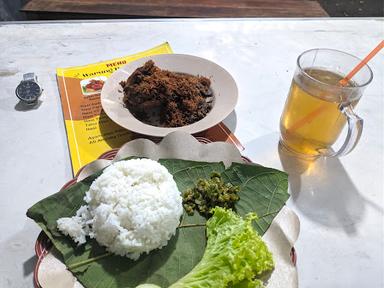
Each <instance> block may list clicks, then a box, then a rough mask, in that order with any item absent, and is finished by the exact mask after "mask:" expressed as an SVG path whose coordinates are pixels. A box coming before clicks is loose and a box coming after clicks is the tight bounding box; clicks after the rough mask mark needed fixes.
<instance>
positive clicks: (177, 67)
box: [101, 54, 238, 137]
mask: <svg viewBox="0 0 384 288" xmlns="http://www.w3.org/2000/svg"><path fill="white" fill-rule="evenodd" d="M150 59H151V60H153V61H154V62H155V65H156V66H158V67H159V68H161V69H166V70H169V71H172V72H181V73H188V74H192V75H200V76H205V77H208V78H210V79H211V88H212V90H213V95H214V97H215V99H214V104H213V107H212V110H211V111H210V112H209V113H208V114H207V115H206V116H205V117H204V118H203V119H201V120H200V121H197V122H195V123H193V124H190V125H186V126H183V127H176V128H163V127H156V126H152V125H148V124H146V123H143V122H141V121H140V120H138V119H136V118H135V117H134V116H133V115H132V114H131V112H129V110H128V109H127V108H125V107H124V103H123V96H124V94H123V92H122V87H121V86H120V82H121V81H123V80H127V78H128V77H129V76H130V75H131V74H132V73H133V71H135V70H136V69H137V68H138V67H140V66H142V65H143V64H144V63H145V62H147V61H148V60H150ZM237 97H238V91H237V86H236V83H235V80H234V79H233V78H232V76H231V75H230V74H229V73H228V72H227V71H226V70H225V69H224V68H222V67H221V66H219V65H217V64H215V63H213V62H211V61H209V60H206V59H203V58H200V57H196V56H191V55H183V54H162V55H154V56H150V57H145V58H141V59H139V60H136V61H134V62H131V63H129V64H127V65H125V66H123V67H121V68H120V69H119V70H117V71H116V72H114V73H113V74H112V75H111V77H109V78H108V80H107V82H106V83H105V84H104V86H103V89H102V91H101V105H102V106H103V109H104V111H105V113H106V114H107V115H108V116H109V118H111V119H112V120H113V121H114V122H115V123H117V124H119V125H120V126H122V127H124V128H126V129H128V130H130V131H133V132H137V133H140V134H144V135H151V136H158V137H164V136H165V135H167V134H168V133H170V132H173V131H176V130H178V131H183V132H187V133H190V134H194V133H197V132H200V131H204V130H206V129H208V128H210V127H212V126H214V125H216V124H218V123H219V122H221V121H222V120H224V118H225V117H227V116H228V115H229V114H230V113H231V112H232V110H233V109H234V108H235V106H236V102H237Z"/></svg>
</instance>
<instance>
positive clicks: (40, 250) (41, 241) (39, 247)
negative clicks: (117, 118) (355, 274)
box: [33, 137, 297, 288]
mask: <svg viewBox="0 0 384 288" xmlns="http://www.w3.org/2000/svg"><path fill="white" fill-rule="evenodd" d="M196 139H197V140H199V142H200V143H204V144H208V143H212V141H211V140H209V139H207V138H204V137H196ZM117 151H119V149H112V150H110V151H107V152H105V153H103V154H101V155H100V156H99V158H98V159H106V160H112V159H113V158H115V156H116V154H117ZM241 157H242V159H243V161H244V162H246V163H252V161H251V160H250V159H249V158H248V157H246V156H241ZM84 167H85V166H83V167H82V168H80V170H79V171H78V172H77V173H76V176H75V178H73V179H72V180H70V181H68V182H67V183H65V184H64V186H63V187H61V189H60V191H61V190H64V189H67V188H69V187H71V186H72V185H74V184H75V183H76V182H77V177H78V176H79V174H80V172H81V171H82V170H83V169H84ZM51 247H52V243H51V241H50V240H49V238H48V237H47V235H46V234H45V233H44V231H41V232H40V234H39V236H38V237H37V239H36V243H35V253H36V256H37V262H36V265H35V269H34V271H33V283H34V286H35V288H42V287H41V285H40V283H39V279H38V271H39V267H40V264H41V261H42V260H43V259H44V257H45V256H46V255H47V254H48V252H49V250H50V249H51ZM290 256H291V261H292V263H293V265H295V266H296V260H297V256H296V250H295V248H294V247H292V249H291V253H290Z"/></svg>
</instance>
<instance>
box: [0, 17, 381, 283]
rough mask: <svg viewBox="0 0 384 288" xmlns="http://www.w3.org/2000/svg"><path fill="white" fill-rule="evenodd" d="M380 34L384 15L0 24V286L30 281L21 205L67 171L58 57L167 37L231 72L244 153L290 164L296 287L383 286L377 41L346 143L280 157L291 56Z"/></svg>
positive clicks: (29, 229)
mask: <svg viewBox="0 0 384 288" xmlns="http://www.w3.org/2000/svg"><path fill="white" fill-rule="evenodd" d="M381 38H383V21H382V19H381V20H378V19H346V18H344V19H336V20H334V19H321V20H320V19H312V20H309V19H305V20H298V19H297V20H286V19H249V20H160V21H150V20H146V21H111V22H86V23H84V22H71V23H68V22H50V23H49V22H46V23H34V24H26V23H18V24H0V47H1V49H0V87H1V93H0V135H1V140H0V159H1V160H2V164H1V166H0V193H1V200H0V228H1V233H0V287H7V288H12V287H14V288H21V287H31V286H32V269H33V266H34V262H35V258H34V250H33V247H34V243H35V239H36V237H37V235H38V233H39V231H40V230H39V228H38V227H37V225H36V224H35V223H33V222H32V221H31V220H29V219H27V217H26V216H25V212H26V210H27V209H28V208H29V207H30V206H31V205H32V204H34V203H35V202H37V201H38V200H40V199H42V198H44V197H46V196H48V195H50V194H52V193H54V192H56V191H57V190H58V189H59V188H60V187H61V185H62V184H64V183H65V182H66V181H67V180H69V179H70V178H71V168H70V167H71V165H70V160H69V154H68V148H67V143H66V136H65V129H64V125H63V117H62V112H61V106H60V100H59V93H58V89H57V84H56V77H55V68H57V67H66V66H73V65H82V64H88V63H93V62H96V61H100V60H107V59H111V58H116V57H119V56H124V55H128V54H131V53H134V52H137V51H141V50H144V49H147V48H150V47H152V46H155V45H157V44H159V43H162V42H164V41H169V42H170V44H171V46H172V47H173V49H174V51H175V52H178V53H187V54H194V55H198V56H201V57H205V58H208V59H211V60H213V61H215V62H217V63H219V64H220V65H222V66H224V67H225V68H226V69H228V71H230V73H231V74H232V75H233V76H234V78H235V79H236V81H237V83H238V86H239V92H240V99H239V103H238V105H237V107H236V114H232V115H231V117H229V119H227V123H228V125H229V126H230V127H231V129H233V130H235V132H236V135H237V137H238V138H239V139H240V141H241V142H242V143H243V144H244V145H245V147H246V149H245V152H244V153H245V154H246V155H248V156H250V157H251V158H252V159H253V160H254V161H256V162H258V163H260V164H263V165H266V166H272V167H276V168H279V169H282V168H284V169H285V170H286V171H287V172H289V173H290V186H291V194H292V197H291V199H290V200H289V202H288V205H289V206H290V207H291V208H292V209H293V210H294V211H296V213H297V214H298V215H299V217H300V220H301V234H300V238H299V240H298V242H297V244H296V250H297V254H298V263H297V265H298V270H299V279H300V287H305V288H316V287H319V288H320V287H321V288H322V287H349V288H353V287H355V288H360V287H370V288H378V287H384V280H383V271H384V270H383V269H384V265H383V258H384V254H383V245H384V244H383V236H384V235H383V213H384V210H383V209H384V208H383V206H384V205H383V192H384V191H383V190H384V189H383V185H384V180H383V177H384V173H383V160H384V159H383V144H384V143H383V132H384V123H383V115H384V108H383V105H384V95H383V83H384V74H383V73H384V68H383V63H384V54H383V52H381V54H380V55H378V56H377V57H376V58H375V59H374V60H373V61H372V62H371V64H370V65H371V67H372V69H373V72H374V75H375V78H374V81H373V83H372V84H371V85H370V86H369V87H368V88H367V89H366V92H365V95H364V97H363V99H362V100H361V101H360V103H359V105H358V109H357V111H358V113H359V114H360V116H361V117H363V118H364V119H365V120H366V121H365V127H364V132H363V137H362V140H361V143H359V145H358V147H357V148H356V149H355V151H353V152H352V154H350V155H348V156H346V157H344V158H340V159H339V160H337V159H334V160H327V161H325V160H320V161H317V162H316V163H315V164H313V165H312V166H311V167H304V166H302V165H300V163H295V161H294V160H293V159H291V158H289V157H286V156H284V155H281V157H279V153H278V148H277V142H278V127H279V125H278V123H279V117H280V113H281V111H282V108H283V105H284V100H285V97H286V95H287V91H288V88H289V85H290V81H291V77H292V73H293V71H294V68H295V61H296V57H297V56H298V55H299V54H300V53H301V52H302V51H304V50H306V49H309V48H313V47H331V48H335V49H340V50H343V51H347V52H350V53H352V54H355V55H359V56H365V55H366V54H367V53H368V52H369V51H370V50H371V49H372V48H373V47H374V46H375V45H376V44H377V43H378V42H379V41H380V40H381ZM25 72H35V73H36V74H37V75H38V76H39V80H40V82H41V83H42V85H43V86H44V88H45V91H44V94H43V96H42V99H41V100H42V101H43V103H42V105H41V106H40V107H39V108H38V109H36V110H31V111H18V110H20V109H19V108H20V107H19V106H18V105H17V103H18V100H17V98H16V96H15V94H14V90H15V87H16V85H17V84H18V83H19V81H20V80H21V78H22V74H23V73H25ZM235 116H236V117H235ZM280 154H281V153H280ZM280 158H281V159H280ZM281 163H283V164H281Z"/></svg>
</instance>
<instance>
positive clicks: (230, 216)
mask: <svg viewBox="0 0 384 288" xmlns="http://www.w3.org/2000/svg"><path fill="white" fill-rule="evenodd" d="M213 211H214V214H213V216H212V217H211V218H210V219H209V220H208V221H207V223H206V226H207V239H208V240H207V247H206V248H205V252H204V255H203V258H202V259H201V261H200V262H199V263H198V264H197V265H196V266H195V267H194V268H193V269H192V271H191V272H189V273H188V274H187V275H186V276H184V277H183V278H181V279H180V280H179V281H177V282H176V283H174V284H173V285H171V286H170V288H193V287H217V288H225V287H228V286H230V287H231V286H232V287H263V286H262V284H261V283H262V282H261V281H257V280H256V281H255V280H254V278H260V277H261V276H262V275H265V274H266V273H268V272H271V271H272V270H273V268H274V263H273V259H272V254H271V252H269V250H268V247H267V246H266V244H265V243H264V241H263V240H262V239H261V237H260V236H259V235H258V234H257V232H256V231H255V230H254V228H253V227H252V220H253V219H255V218H256V216H255V214H249V215H248V216H247V217H246V218H245V219H243V218H241V217H240V216H238V215H237V214H236V213H234V212H233V211H231V210H226V209H223V208H221V207H216V208H214V209H213ZM260 285H261V286H260Z"/></svg>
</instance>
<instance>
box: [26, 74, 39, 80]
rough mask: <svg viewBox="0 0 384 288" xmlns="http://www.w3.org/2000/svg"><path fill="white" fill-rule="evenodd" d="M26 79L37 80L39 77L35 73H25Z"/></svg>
mask: <svg viewBox="0 0 384 288" xmlns="http://www.w3.org/2000/svg"><path fill="white" fill-rule="evenodd" d="M23 80H24V81H37V77H36V76H35V73H26V74H24V75H23Z"/></svg>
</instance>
